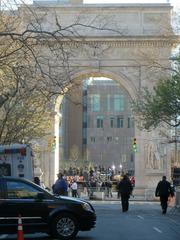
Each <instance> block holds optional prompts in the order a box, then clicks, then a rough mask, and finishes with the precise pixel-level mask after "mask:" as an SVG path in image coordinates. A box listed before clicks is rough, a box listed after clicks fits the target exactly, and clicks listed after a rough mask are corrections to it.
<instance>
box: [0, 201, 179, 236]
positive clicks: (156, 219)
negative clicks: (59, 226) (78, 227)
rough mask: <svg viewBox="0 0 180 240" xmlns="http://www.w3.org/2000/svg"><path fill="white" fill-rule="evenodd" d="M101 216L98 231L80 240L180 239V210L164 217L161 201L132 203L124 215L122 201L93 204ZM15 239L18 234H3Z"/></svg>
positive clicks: (170, 210) (96, 229)
mask: <svg viewBox="0 0 180 240" xmlns="http://www.w3.org/2000/svg"><path fill="white" fill-rule="evenodd" d="M92 204H93V206H94V208H95V209H96V214H97V225H96V228H95V229H93V230H91V231H89V232H79V233H78V236H77V238H76V239H77V240H102V239H103V240H111V239H113V240H119V239H121V240H179V239H180V238H179V236H180V211H177V210H174V209H170V208H169V209H168V213H167V214H166V215H162V213H161V209H160V205H159V203H158V202H135V201H131V202H130V208H129V212H125V213H122V211H121V206H120V202H119V201H106V202H102V201H92ZM0 239H11V240H15V239H17V237H16V236H15V235H0ZM30 239H31V240H32V239H33V240H40V239H44V240H52V238H50V237H48V236H47V235H45V234H34V235H25V240H30Z"/></svg>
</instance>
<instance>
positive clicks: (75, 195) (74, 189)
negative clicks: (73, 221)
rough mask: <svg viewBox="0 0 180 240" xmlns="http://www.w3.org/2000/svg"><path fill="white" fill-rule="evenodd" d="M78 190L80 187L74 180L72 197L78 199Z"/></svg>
mask: <svg viewBox="0 0 180 240" xmlns="http://www.w3.org/2000/svg"><path fill="white" fill-rule="evenodd" d="M77 189H78V185H77V182H76V180H74V181H73V183H72V184H71V190H72V197H77Z"/></svg>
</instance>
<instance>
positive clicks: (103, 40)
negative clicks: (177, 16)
mask: <svg viewBox="0 0 180 240" xmlns="http://www.w3.org/2000/svg"><path fill="white" fill-rule="evenodd" d="M59 40H60V42H61V44H63V45H64V46H71V47H80V46H85V45H90V46H96V47H97V46H100V45H108V46H109V47H161V48H163V47H165V48H166V47H170V48H172V47H175V46H177V45H178V44H179V43H180V36H174V35H172V36H167V37H151V36H146V37H144V36H126V37H117V36H114V37H105V36H104V37H86V38H84V37H79V38H70V39H68V38H64V39H62V40H61V39H59ZM46 43H47V39H44V44H46ZM51 43H52V44H53V43H54V40H53V39H51ZM48 44H49V41H48Z"/></svg>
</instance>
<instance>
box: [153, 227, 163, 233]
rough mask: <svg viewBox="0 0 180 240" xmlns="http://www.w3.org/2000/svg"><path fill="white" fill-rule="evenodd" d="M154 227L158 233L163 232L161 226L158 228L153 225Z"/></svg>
mask: <svg viewBox="0 0 180 240" xmlns="http://www.w3.org/2000/svg"><path fill="white" fill-rule="evenodd" d="M153 229H154V230H155V231H157V232H158V233H162V231H161V230H160V229H159V228H157V227H153Z"/></svg>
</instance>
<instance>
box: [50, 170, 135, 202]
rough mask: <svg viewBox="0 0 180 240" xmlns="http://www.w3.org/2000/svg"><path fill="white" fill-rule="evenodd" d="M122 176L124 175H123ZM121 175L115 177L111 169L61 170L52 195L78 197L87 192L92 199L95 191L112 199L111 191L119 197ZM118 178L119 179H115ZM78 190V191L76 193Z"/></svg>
mask: <svg viewBox="0 0 180 240" xmlns="http://www.w3.org/2000/svg"><path fill="white" fill-rule="evenodd" d="M123 175H124V174H123ZM123 175H122V174H121V175H120V173H119V174H118V175H116V173H115V172H114V170H113V169H112V168H111V167H108V168H105V167H103V166H99V167H94V168H92V167H90V168H89V169H88V168H87V167H85V168H72V167H70V168H69V169H63V170H61V171H60V172H59V174H58V176H57V177H58V179H57V181H56V182H55V183H54V184H53V186H52V190H53V193H54V194H59V195H68V194H70V192H71V196H73V197H78V196H79V192H80V191H84V190H85V191H87V193H88V195H89V197H90V198H91V197H92V198H93V193H94V192H95V191H100V192H104V194H105V197H109V198H112V197H113V193H112V191H113V190H114V191H116V192H117V197H118V198H119V197H120V192H119V189H118V183H119V182H120V180H121V179H122V177H123ZM117 176H119V179H117V178H115V177H117ZM131 185H132V187H134V185H135V179H134V176H131ZM78 190H79V191H78Z"/></svg>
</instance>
